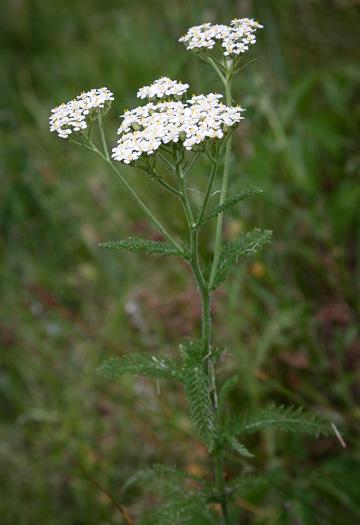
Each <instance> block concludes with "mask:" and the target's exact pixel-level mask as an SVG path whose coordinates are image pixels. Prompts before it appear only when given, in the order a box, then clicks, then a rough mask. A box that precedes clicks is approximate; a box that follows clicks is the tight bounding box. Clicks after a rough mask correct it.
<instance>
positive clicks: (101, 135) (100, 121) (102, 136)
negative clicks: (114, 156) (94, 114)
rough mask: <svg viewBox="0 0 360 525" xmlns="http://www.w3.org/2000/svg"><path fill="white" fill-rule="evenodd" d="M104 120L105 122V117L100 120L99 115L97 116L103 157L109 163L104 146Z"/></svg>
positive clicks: (108, 156) (105, 146) (107, 153)
mask: <svg viewBox="0 0 360 525" xmlns="http://www.w3.org/2000/svg"><path fill="white" fill-rule="evenodd" d="M104 120H105V116H104V117H103V118H102V119H101V120H100V115H99V118H98V122H99V129H100V137H101V143H102V147H103V149H104V153H105V157H106V159H107V160H108V161H110V155H109V151H108V147H107V144H106V138H105V133H104ZM110 162H111V161H110Z"/></svg>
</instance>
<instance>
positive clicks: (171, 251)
mask: <svg viewBox="0 0 360 525" xmlns="http://www.w3.org/2000/svg"><path fill="white" fill-rule="evenodd" d="M99 246H102V247H103V248H110V249H111V250H130V251H131V252H145V253H157V254H159V255H180V256H183V255H182V254H181V253H180V252H179V251H178V250H177V249H176V248H174V247H173V246H172V245H171V244H169V243H168V242H163V241H148V240H146V239H139V238H137V237H129V238H128V239H127V240H126V241H107V242H102V243H100V244H99Z"/></svg>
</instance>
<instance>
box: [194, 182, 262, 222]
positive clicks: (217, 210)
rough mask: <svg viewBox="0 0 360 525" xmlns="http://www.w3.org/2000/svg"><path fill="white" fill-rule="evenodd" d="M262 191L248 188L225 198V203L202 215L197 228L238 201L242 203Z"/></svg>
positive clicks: (256, 188) (251, 187)
mask: <svg viewBox="0 0 360 525" xmlns="http://www.w3.org/2000/svg"><path fill="white" fill-rule="evenodd" d="M262 191H263V190H262V189H261V188H258V187H256V186H250V188H245V189H243V190H241V191H240V192H239V193H236V194H235V195H230V196H229V197H226V199H225V201H224V202H223V203H222V204H219V206H216V207H215V208H212V209H211V210H210V211H209V213H207V214H206V215H204V217H203V218H202V220H201V222H200V223H199V224H198V225H197V226H202V225H203V224H205V222H207V221H208V220H209V219H210V218H211V217H215V216H216V215H219V213H222V212H223V211H224V210H226V208H229V207H230V206H233V205H234V204H236V203H237V202H239V201H242V200H243V199H245V198H246V197H252V195H256V194H257V193H262Z"/></svg>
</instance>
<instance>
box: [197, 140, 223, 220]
mask: <svg viewBox="0 0 360 525" xmlns="http://www.w3.org/2000/svg"><path fill="white" fill-rule="evenodd" d="M218 162H219V146H217V147H216V153H215V158H214V159H213V165H212V168H211V173H210V177H209V181H208V184H207V188H206V193H205V197H204V200H203V203H202V205H201V208H200V213H199V216H198V218H197V221H196V225H195V228H198V227H199V225H200V224H201V221H202V220H203V217H204V214H205V212H206V209H207V205H208V202H209V199H210V192H211V188H212V185H213V182H214V178H215V175H216V170H217V167H218Z"/></svg>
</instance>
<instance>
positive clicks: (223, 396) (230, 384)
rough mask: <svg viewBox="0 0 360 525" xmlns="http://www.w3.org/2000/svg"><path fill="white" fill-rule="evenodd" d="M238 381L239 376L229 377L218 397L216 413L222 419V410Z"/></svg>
mask: <svg viewBox="0 0 360 525" xmlns="http://www.w3.org/2000/svg"><path fill="white" fill-rule="evenodd" d="M238 380H239V376H238V375H237V374H236V375H234V376H233V377H229V379H227V380H226V381H225V383H224V384H223V385H222V387H221V389H220V392H219V395H218V404H217V409H216V413H217V416H218V417H220V414H221V410H222V408H223V406H224V403H225V401H226V400H227V398H228V397H229V395H230V394H231V392H232V390H233V389H234V387H235V385H236V383H237V382H238Z"/></svg>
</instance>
